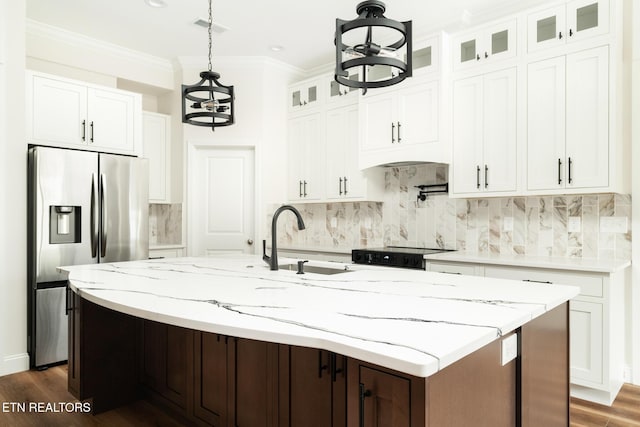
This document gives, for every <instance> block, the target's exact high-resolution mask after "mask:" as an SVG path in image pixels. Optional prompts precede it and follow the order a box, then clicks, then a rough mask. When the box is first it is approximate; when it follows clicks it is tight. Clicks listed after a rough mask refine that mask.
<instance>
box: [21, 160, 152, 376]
mask: <svg viewBox="0 0 640 427" xmlns="http://www.w3.org/2000/svg"><path fill="white" fill-rule="evenodd" d="M28 161H29V176H28V185H29V191H28V215H29V218H28V223H29V229H28V239H29V244H28V250H29V253H28V257H27V259H28V261H27V262H28V282H29V283H28V305H29V307H28V308H29V309H28V313H29V319H28V324H29V334H28V337H29V338H28V339H29V341H28V348H29V355H30V364H31V367H32V368H41V367H46V366H49V365H54V364H57V363H60V362H64V361H66V360H67V352H68V343H67V335H68V331H67V323H68V322H67V316H66V314H67V313H66V307H67V304H66V303H67V295H66V281H65V278H64V276H63V275H62V274H61V273H59V272H58V271H57V270H56V267H58V266H64V265H80V264H95V263H103V262H113V261H128V260H136V259H146V258H148V256H149V205H148V198H149V196H148V193H149V185H148V180H149V171H148V164H147V160H146V159H140V158H136V157H128V156H118V155H113V154H104V153H95V152H87V151H77V150H65V149H59V148H50V147H31V148H30V149H29V156H28Z"/></svg>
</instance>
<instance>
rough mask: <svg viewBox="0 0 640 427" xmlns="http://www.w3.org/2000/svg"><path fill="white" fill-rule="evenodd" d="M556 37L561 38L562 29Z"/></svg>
mask: <svg viewBox="0 0 640 427" xmlns="http://www.w3.org/2000/svg"><path fill="white" fill-rule="evenodd" d="M558 38H559V39H560V40H562V31H560V32H559V33H558Z"/></svg>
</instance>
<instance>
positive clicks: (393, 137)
mask: <svg viewBox="0 0 640 427" xmlns="http://www.w3.org/2000/svg"><path fill="white" fill-rule="evenodd" d="M395 130H396V124H395V123H393V122H391V143H392V144H393V143H395V142H396V134H395Z"/></svg>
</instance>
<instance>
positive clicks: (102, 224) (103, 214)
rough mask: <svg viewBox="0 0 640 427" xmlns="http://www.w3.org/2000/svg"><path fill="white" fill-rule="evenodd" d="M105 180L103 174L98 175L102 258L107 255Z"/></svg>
mask: <svg viewBox="0 0 640 427" xmlns="http://www.w3.org/2000/svg"><path fill="white" fill-rule="evenodd" d="M107 203H108V200H107V180H106V179H105V176H104V174H103V173H101V174H100V205H101V211H100V214H101V218H100V256H101V257H102V258H104V257H105V256H106V255H107V223H108V219H109V218H108V216H107Z"/></svg>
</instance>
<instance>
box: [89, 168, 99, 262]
mask: <svg viewBox="0 0 640 427" xmlns="http://www.w3.org/2000/svg"><path fill="white" fill-rule="evenodd" d="M89 217H90V220H89V221H90V223H91V233H90V234H89V238H90V243H91V258H95V257H97V256H98V223H99V219H98V181H97V178H96V174H95V173H93V174H91V212H90V214H89Z"/></svg>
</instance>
